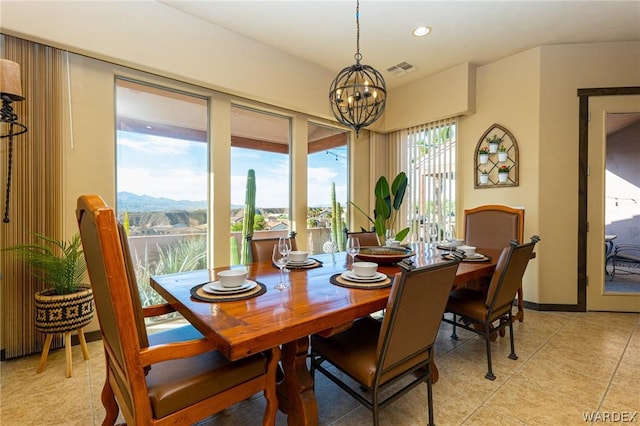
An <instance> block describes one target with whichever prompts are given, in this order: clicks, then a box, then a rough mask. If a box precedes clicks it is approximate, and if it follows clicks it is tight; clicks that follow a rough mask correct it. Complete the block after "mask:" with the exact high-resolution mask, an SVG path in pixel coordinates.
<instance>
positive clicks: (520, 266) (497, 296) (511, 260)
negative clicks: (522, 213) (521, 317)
mask: <svg viewBox="0 0 640 426" xmlns="http://www.w3.org/2000/svg"><path fill="white" fill-rule="evenodd" d="M538 241H540V237H538V236H533V237H531V241H530V242H528V243H525V244H520V245H518V243H517V242H516V241H515V240H513V241H511V243H510V244H509V246H508V247H505V248H504V249H503V250H502V253H501V254H500V258H499V259H498V262H497V263H496V269H495V271H494V272H493V276H492V277H491V283H490V284H489V289H488V291H487V298H486V300H485V303H486V305H487V307H488V308H489V316H490V317H493V316H494V314H503V313H505V312H506V310H508V309H511V305H512V303H513V299H515V297H516V293H517V291H518V289H519V288H520V285H521V283H522V276H523V275H524V272H525V270H526V269H527V265H528V264H529V260H530V259H531V258H532V257H533V250H534V249H535V246H536V243H537V242H538Z"/></svg>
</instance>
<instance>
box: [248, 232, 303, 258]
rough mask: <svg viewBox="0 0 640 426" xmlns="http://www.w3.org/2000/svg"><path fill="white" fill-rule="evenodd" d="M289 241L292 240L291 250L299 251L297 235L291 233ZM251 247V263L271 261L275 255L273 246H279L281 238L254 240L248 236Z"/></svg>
mask: <svg viewBox="0 0 640 426" xmlns="http://www.w3.org/2000/svg"><path fill="white" fill-rule="evenodd" d="M288 236H289V239H290V240H291V250H298V244H297V243H296V233H295V232H291V233H289V235H288ZM247 239H248V240H249V246H250V247H251V261H252V262H263V261H265V260H271V256H272V254H273V246H275V245H276V244H278V240H279V237H274V238H259V239H255V240H254V239H253V238H252V237H251V236H248V237H247Z"/></svg>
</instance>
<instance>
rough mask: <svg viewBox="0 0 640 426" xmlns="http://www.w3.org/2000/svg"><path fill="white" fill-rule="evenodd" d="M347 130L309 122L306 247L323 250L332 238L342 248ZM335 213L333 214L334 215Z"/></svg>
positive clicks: (346, 185) (346, 189)
mask: <svg viewBox="0 0 640 426" xmlns="http://www.w3.org/2000/svg"><path fill="white" fill-rule="evenodd" d="M348 136H349V133H348V132H346V131H344V130H338V129H334V128H331V127H327V126H321V125H318V124H314V123H310V124H309V132H308V141H309V145H308V157H307V206H308V214H307V235H308V236H307V238H308V241H307V247H308V251H309V252H310V253H322V251H323V246H324V243H326V242H327V241H329V240H331V241H333V242H334V243H335V244H336V245H337V248H338V249H342V250H344V241H343V236H344V235H343V232H342V231H343V229H344V228H345V227H346V224H345V222H346V218H345V212H346V211H347V210H348V209H347V198H348V187H349V176H348V165H349V158H348V149H347V142H348ZM334 215H335V216H336V217H335V218H334Z"/></svg>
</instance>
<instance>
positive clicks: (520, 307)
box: [516, 284, 524, 322]
mask: <svg viewBox="0 0 640 426" xmlns="http://www.w3.org/2000/svg"><path fill="white" fill-rule="evenodd" d="M522 297H523V296H522V284H521V285H520V288H519V289H518V315H517V316H516V317H517V318H518V321H520V322H522V321H524V302H523V301H522Z"/></svg>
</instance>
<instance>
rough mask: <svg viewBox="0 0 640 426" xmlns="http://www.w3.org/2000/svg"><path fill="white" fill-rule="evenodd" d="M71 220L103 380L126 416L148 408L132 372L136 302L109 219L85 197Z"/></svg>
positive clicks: (99, 204)
mask: <svg viewBox="0 0 640 426" xmlns="http://www.w3.org/2000/svg"><path fill="white" fill-rule="evenodd" d="M76 216H77V219H78V226H79V229H80V236H81V238H82V246H83V251H84V256H85V259H86V261H87V270H88V272H89V277H90V279H91V287H92V288H93V296H94V302H95V306H96V311H97V313H98V319H99V322H100V331H101V333H102V340H103V345H104V348H105V354H106V356H107V368H108V369H109V372H108V373H107V374H108V375H113V376H115V378H116V382H117V383H118V388H119V389H117V390H115V389H114V392H116V393H118V394H121V395H123V396H124V398H123V400H124V401H126V403H127V405H128V407H127V408H128V411H129V412H132V411H133V407H134V406H138V405H146V406H147V407H148V406H149V397H148V391H147V386H146V382H145V380H144V374H145V371H144V370H143V369H142V368H135V366H139V365H141V363H140V359H139V354H140V346H141V344H140V341H141V339H140V336H139V333H138V330H139V328H138V321H137V320H136V315H135V313H134V311H135V309H137V308H136V306H138V307H139V305H140V299H139V298H138V299H137V300H136V301H134V300H132V293H131V286H130V285H129V272H128V271H127V266H126V261H125V257H124V254H123V250H122V248H123V246H122V240H121V236H120V233H119V232H118V223H117V220H116V217H115V213H114V211H113V209H111V208H109V207H107V205H106V204H105V203H104V201H103V200H102V199H101V198H100V197H98V196H97V195H85V196H81V197H80V198H78V205H77V210H76ZM125 238H126V237H125ZM140 309H141V307H140ZM141 315H142V314H141ZM145 337H146V336H145ZM136 401H138V404H136ZM149 416H150V414H149Z"/></svg>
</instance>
